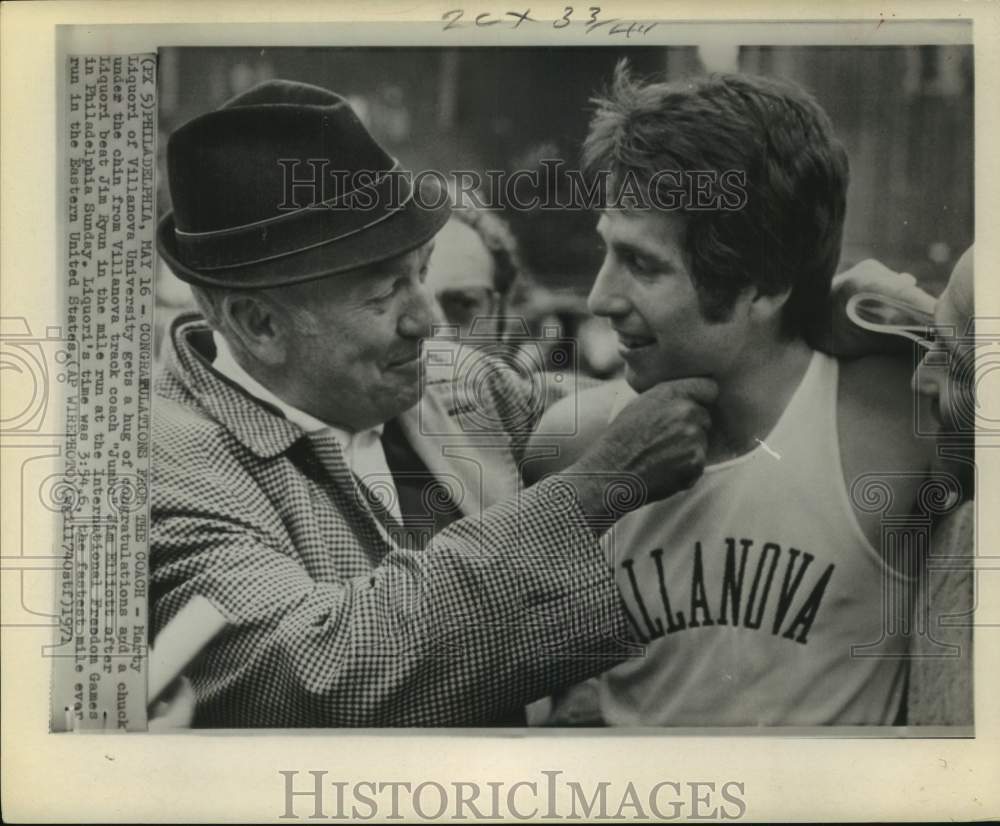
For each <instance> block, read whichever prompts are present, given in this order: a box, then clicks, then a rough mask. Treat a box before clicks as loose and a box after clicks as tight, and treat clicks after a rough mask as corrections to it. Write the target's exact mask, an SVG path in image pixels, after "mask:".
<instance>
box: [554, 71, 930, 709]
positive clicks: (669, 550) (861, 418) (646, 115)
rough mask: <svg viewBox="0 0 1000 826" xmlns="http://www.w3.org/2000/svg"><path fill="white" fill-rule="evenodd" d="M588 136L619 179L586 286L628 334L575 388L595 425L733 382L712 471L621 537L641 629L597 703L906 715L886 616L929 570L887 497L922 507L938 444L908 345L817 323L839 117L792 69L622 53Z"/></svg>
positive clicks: (825, 289)
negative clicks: (676, 381) (643, 77)
mask: <svg viewBox="0 0 1000 826" xmlns="http://www.w3.org/2000/svg"><path fill="white" fill-rule="evenodd" d="M584 151H585V159H586V161H587V163H588V164H589V166H590V167H591V168H592V170H594V171H595V172H600V171H602V170H608V171H609V172H610V179H609V180H610V181H611V183H612V187H611V190H610V194H611V195H612V199H613V200H612V203H611V204H610V206H609V208H607V209H605V210H604V211H603V212H602V214H601V217H600V220H599V223H598V233H599V234H600V236H601V238H602V240H603V242H604V245H605V247H606V254H605V259H604V263H603V266H602V268H601V270H600V272H599V273H598V275H597V279H596V282H595V284H594V286H593V290H592V292H591V295H590V298H589V303H590V307H591V310H592V311H593V312H594V313H595V314H597V315H600V316H604V317H607V318H608V319H609V320H610V321H611V323H612V325H613V327H614V329H615V330H616V332H617V333H618V336H619V341H620V352H621V354H622V357H623V358H624V360H625V363H626V365H627V368H626V380H627V384H628V387H627V388H622V387H621V386H619V387H618V389H617V392H616V390H615V388H614V387H613V386H612V387H610V388H608V387H606V388H602V389H600V390H598V391H591V394H590V396H589V398H586V399H580V400H579V403H578V409H580V410H586V411H588V422H589V423H590V424H591V425H594V424H595V423H599V422H601V421H603V422H606V421H607V420H608V418H609V417H610V418H613V417H614V415H615V412H616V411H617V410H620V409H621V408H622V407H624V406H625V405H626V404H627V403H628V401H629V399H630V398H632V397H634V396H635V394H636V393H642V392H643V391H644V390H646V389H648V388H649V387H652V386H654V385H655V384H656V383H658V382H662V381H666V380H670V379H673V378H677V377H681V376H706V377H711V378H712V379H714V380H715V381H716V382H717V383H718V386H719V396H718V399H717V401H716V403H715V404H714V405H713V406H712V409H711V415H712V424H711V428H710V430H709V440H708V445H707V457H706V460H707V467H706V471H705V474H704V476H703V477H702V478H701V479H700V480H699V481H698V482H697V483H696V484H695V485H694V486H693V487H692V488H691V489H690V490H687V491H684V492H681V493H678V494H677V495H675V496H673V497H671V498H670V499H668V500H666V501H663V502H660V503H656V504H653V505H649V506H647V507H644V508H642V509H640V510H639V511H637V512H635V513H633V514H630V515H629V516H628V517H626V518H625V519H623V520H622V521H621V522H620V523H619V524H618V525H616V526H615V527H614V528H613V529H612V530H611V531H610V532H609V533H608V534H607V535H606V537H605V545H606V551H607V553H608V554H609V559H610V560H611V561H612V563H613V566H614V569H615V572H616V576H617V579H618V585H619V591H620V595H621V599H622V603H623V605H624V606H625V607H626V609H627V612H628V615H629V617H630V620H631V624H632V627H633V632H634V633H635V635H636V636H637V637H638V638H639V639H640V640H641V641H642V642H643V643H644V646H645V651H644V654H643V655H642V656H637V657H635V658H632V659H631V660H629V661H627V662H625V663H623V664H621V665H620V666H617V667H616V668H614V669H612V670H611V671H610V672H608V673H607V674H605V675H604V676H603V677H602V679H601V681H600V689H599V695H600V705H601V711H602V713H603V717H604V719H605V720H606V722H608V723H611V724H619V725H673V726H705V725H724V726H756V725H821V724H841V725H858V724H891V723H893V722H894V721H896V720H897V715H898V713H899V711H900V708H901V700H902V697H903V695H904V682H905V673H906V670H905V660H904V657H905V654H906V648H907V645H908V643H907V638H906V637H905V636H903V635H898V634H896V635H893V634H889V633H888V630H889V629H892V628H893V625H892V623H893V622H897V621H902V620H903V619H904V616H903V615H904V614H905V612H906V611H907V610H908V608H907V607H906V606H907V605H908V601H907V597H908V595H909V594H910V593H911V589H912V587H913V582H912V578H911V576H910V572H909V571H907V570H905V567H906V566H905V564H904V565H903V566H902V569H896V568H894V567H893V564H894V563H892V562H890V560H888V559H886V558H884V557H883V555H882V551H881V541H880V539H881V520H882V518H883V516H884V515H885V513H887V512H888V513H891V514H892V515H894V516H897V517H905V516H906V515H907V514H908V513H909V512H910V510H911V508H912V506H913V502H914V499H915V494H916V491H917V488H918V486H919V484H920V482H921V481H922V478H923V474H924V473H925V472H926V470H927V468H928V466H929V445H928V444H926V443H924V442H921V440H919V439H917V438H916V437H915V436H914V435H913V428H912V426H911V424H910V423H911V420H912V397H911V393H910V388H909V368H910V366H911V365H910V363H909V362H906V361H904V362H902V363H901V362H899V361H895V360H893V359H891V358H888V357H879V358H869V359H865V360H861V361H855V362H845V363H838V361H837V360H835V359H833V358H832V357H829V356H826V355H824V354H822V353H819V352H817V351H815V350H813V349H812V348H811V347H810V345H809V344H808V343H807V341H806V335H807V334H812V332H813V331H812V328H813V327H814V326H815V325H819V324H822V323H823V318H824V308H825V307H826V306H827V301H828V298H829V292H830V283H831V278H832V276H833V273H834V269H835V268H836V265H837V261H838V257H839V252H840V242H841V231H842V225H843V218H844V210H845V200H846V197H845V196H846V188H847V179H848V163H847V157H846V154H845V152H844V150H843V148H842V147H841V146H840V144H839V143H838V142H837V140H836V138H835V137H834V135H833V131H832V127H831V125H830V122H829V120H828V118H827V116H826V115H825V113H824V112H823V111H822V109H821V108H820V107H819V106H818V105H817V104H816V102H815V101H814V100H813V99H812V98H811V97H810V96H809V95H808V94H807V93H806V92H804V91H803V90H801V89H799V88H797V87H794V86H792V85H789V84H786V83H782V82H779V81H776V80H771V79H765V78H756V77H748V76H740V75H722V76H712V77H706V78H697V79H690V80H684V81H681V82H677V83H671V84H663V83H655V84H641V83H637V82H634V81H633V80H632V79H631V78H630V77H629V75H628V73H627V70H625V69H624V67H619V70H618V71H617V72H616V76H615V80H614V84H613V87H612V89H611V90H610V93H609V94H608V95H607V97H606V98H604V99H602V100H599V101H598V109H597V112H596V114H595V116H594V118H593V121H592V123H591V127H590V132H589V134H588V137H587V140H586V143H585V149H584ZM637 194H638V197H633V196H636V195H637ZM556 415H558V411H556ZM587 441H588V439H586V438H584V439H582V440H581V442H582V443H584V444H585V443H586V442H587ZM569 453H570V454H571V453H572V448H571V449H570V451H569ZM563 458H564V460H565V459H566V458H567V457H566V456H564V457H563ZM880 497H881V498H880ZM883 498H884V499H883ZM880 641H881V642H880ZM873 643H879V645H878V646H877V654H878V655H877V656H866V652H871V651H873V650H875V648H873V646H872V644H873Z"/></svg>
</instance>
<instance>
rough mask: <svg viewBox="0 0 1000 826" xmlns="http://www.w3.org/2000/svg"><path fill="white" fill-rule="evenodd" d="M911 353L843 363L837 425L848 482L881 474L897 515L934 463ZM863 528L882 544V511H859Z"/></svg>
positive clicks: (905, 509)
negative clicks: (921, 427) (922, 430)
mask: <svg viewBox="0 0 1000 826" xmlns="http://www.w3.org/2000/svg"><path fill="white" fill-rule="evenodd" d="M912 373H913V361H912V358H911V357H910V356H909V355H905V356H890V355H879V356H871V357H868V358H863V359H856V360H853V361H842V362H841V363H840V386H839V390H838V399H837V426H838V431H839V434H840V455H841V462H842V464H843V469H844V482H845V484H846V485H847V487H848V490H850V488H851V485H852V484H853V483H854V481H855V480H856V479H858V478H859V477H861V476H863V475H866V474H876V475H878V476H879V477H880V480H881V481H883V482H885V483H886V484H888V485H889V487H890V488H891V489H892V493H893V500H892V502H893V504H892V505H891V509H892V512H893V513H896V514H904V513H908V512H909V511H910V510H911V509H912V506H913V502H914V498H915V495H916V490H917V488H918V487H919V485H920V483H921V481H922V479H923V477H924V475H925V474H926V473H927V471H928V469H929V467H930V461H931V458H932V455H933V450H934V442H933V439H930V438H927V437H926V436H919V435H918V434H917V428H916V410H917V408H916V404H918V403H919V402H917V401H915V400H914V399H915V394H914V392H913V390H912V389H911V387H910V377H911V375H912ZM855 510H856V513H857V515H858V519H859V521H860V522H861V527H862V529H863V530H864V531H865V533H866V534H867V535H868V538H869V539H870V540H872V542H873V544H875V545H876V546H877V544H878V540H879V537H880V532H881V516H882V515H881V514H870V513H865V512H863V511H859V510H858V509H855Z"/></svg>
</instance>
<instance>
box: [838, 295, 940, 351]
mask: <svg viewBox="0 0 1000 826" xmlns="http://www.w3.org/2000/svg"><path fill="white" fill-rule="evenodd" d="M847 317H848V318H849V319H850V320H851V321H852V322H853V323H854V324H856V325H857V326H858V327H861V328H862V329H863V330H870V331H872V332H873V333H886V334H888V335H896V336H903V337H904V338H908V339H910V341H915V342H916V343H917V344H919V345H920V346H921V347H923V348H924V349H926V350H934V349H936V348H937V347H938V346H939V345H940V342H941V341H942V339H943V338H945V337H947V336H948V335H951V334H953V331H952V329H951V328H950V327H946V326H942V325H940V324H936V323H935V321H934V316H933V315H931V314H930V313H928V312H926V311H924V310H921V309H920V308H918V307H915V306H913V305H912V304H909V303H907V302H905V301H901V300H899V299H896V298H889V297H887V296H884V295H879V294H878V293H857V294H856V295H852V296H851V297H850V299H848V301H847Z"/></svg>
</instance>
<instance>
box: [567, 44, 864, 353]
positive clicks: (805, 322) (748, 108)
mask: <svg viewBox="0 0 1000 826" xmlns="http://www.w3.org/2000/svg"><path fill="white" fill-rule="evenodd" d="M592 102H593V103H594V104H596V107H597V108H596V111H595V113H594V115H593V118H592V120H591V123H590V130H589V133H588V135H587V138H586V141H585V142H584V150H583V151H584V164H585V166H586V168H587V169H588V171H589V172H591V173H592V174H593V173H596V172H598V171H603V170H609V171H610V174H611V177H612V179H613V180H615V181H621V180H622V179H623V178H624V177H626V176H634V177H635V178H637V179H638V180H640V181H645V182H649V181H650V180H651V179H653V176H654V175H656V173H658V172H661V171H663V170H671V171H676V172H679V173H681V175H687V174H690V173H692V172H695V171H710V172H713V173H715V174H716V175H722V174H723V173H725V172H727V171H730V172H731V171H733V170H735V171H737V172H739V173H743V174H745V175H746V178H745V184H744V191H745V194H746V197H745V199H744V203H743V204H742V205H741V206H740V208H738V209H719V208H713V209H709V210H695V209H690V208H689V205H684V206H682V207H681V208H680V209H679V214H681V215H683V216H684V218H685V229H684V247H685V249H684V253H685V256H686V262H687V265H688V269H689V271H690V273H691V276H692V279H693V281H694V286H695V288H696V290H697V291H698V298H699V305H700V307H701V310H702V313H703V314H704V316H705V317H706V318H708V319H709V320H711V321H721V320H724V319H725V318H727V317H728V316H729V314H730V313H731V311H732V307H733V304H734V302H735V299H736V296H737V295H738V293H739V292H740V291H741V290H742V289H744V288H745V287H747V286H755V287H757V288H758V289H759V290H761V291H762V292H763V293H764V294H767V295H775V294H778V293H781V292H783V291H785V290H790V295H789V298H788V301H787V302H786V304H785V306H784V308H783V314H782V328H783V332H784V333H786V334H789V335H798V334H802V333H803V332H804V331H805V330H806V329H807V328H808V327H809V326H810V325H811V324H812V323H813V322H814V321H815V320H818V318H821V317H822V316H823V314H824V313H825V307H826V302H827V298H828V294H829V290H830V280H831V278H832V276H833V273H834V271H835V270H836V268H837V262H838V260H839V257H840V243H841V236H842V233H843V223H844V211H845V206H846V194H847V180H848V161H847V154H846V152H845V151H844V148H843V146H841V144H840V142H839V141H838V140H837V139H836V137H835V136H834V134H833V127H832V125H831V123H830V119H829V118H828V117H827V115H826V113H825V112H824V111H823V109H822V108H821V107H820V106H819V104H818V103H817V102H816V101H815V100H814V99H813V97H812V96H811V95H809V94H808V93H807V92H806V91H804V90H803V89H801V88H799V87H798V86H796V85H794V84H791V83H787V82H784V81H779V80H775V79H772V78H765V77H757V76H753V75H745V74H713V75H707V76H703V77H693V78H688V79H685V80H680V81H676V82H672V83H649V82H641V81H636V80H634V79H633V78H632V76H631V74H630V72H629V69H628V65H627V63H626V61H624V60H623V61H621V62H619V64H618V66H617V67H616V69H615V74H614V80H613V83H612V86H611V88H610V89H609V90H608V91H607V92H606V93H605V94H604V95H603V96H601V97H599V98H595V99H594V100H593V101H592ZM657 180H658V181H661V180H664V176H662V175H661V176H659V178H657ZM672 180H676V177H674V178H672ZM661 203H662V201H661Z"/></svg>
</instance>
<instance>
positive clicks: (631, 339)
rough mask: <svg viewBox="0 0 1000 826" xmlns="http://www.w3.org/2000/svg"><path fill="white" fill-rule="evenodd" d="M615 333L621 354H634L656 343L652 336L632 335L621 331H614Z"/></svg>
mask: <svg viewBox="0 0 1000 826" xmlns="http://www.w3.org/2000/svg"><path fill="white" fill-rule="evenodd" d="M615 332H616V333H617V334H618V345H619V348H618V349H619V350H620V351H621V352H622V353H623V354H630V353H635V352H637V351H639V350H642V349H643V348H645V347H649V346H651V345H653V344H655V343H656V339H655V338H653V337H652V336H640V335H633V334H631V333H624V332H622V331H621V330H615Z"/></svg>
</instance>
